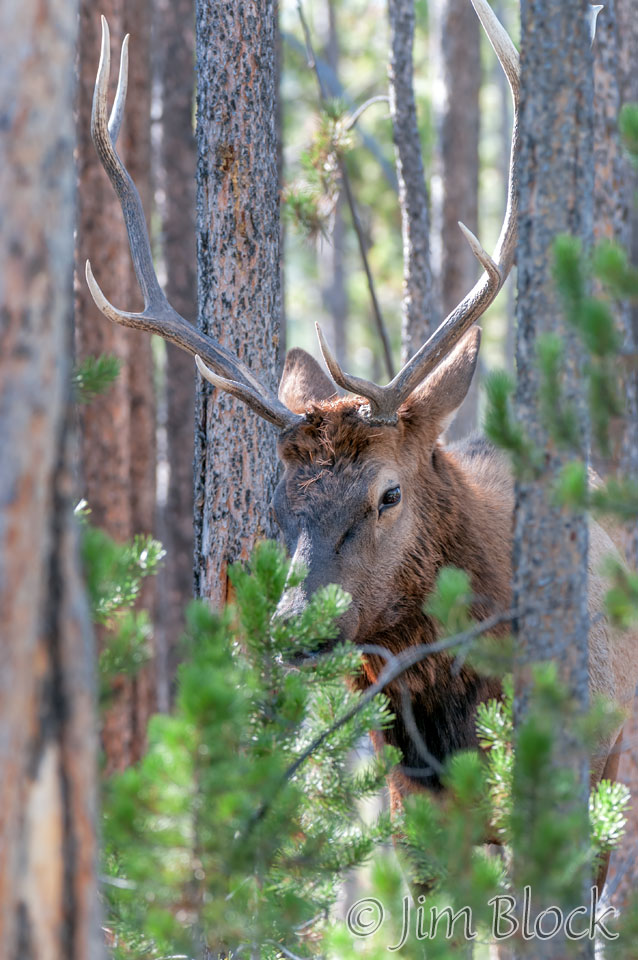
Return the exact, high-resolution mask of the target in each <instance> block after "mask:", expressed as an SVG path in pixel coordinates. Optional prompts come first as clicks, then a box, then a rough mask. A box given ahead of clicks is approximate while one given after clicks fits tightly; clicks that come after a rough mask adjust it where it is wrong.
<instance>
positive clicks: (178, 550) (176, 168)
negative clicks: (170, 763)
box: [156, 0, 197, 709]
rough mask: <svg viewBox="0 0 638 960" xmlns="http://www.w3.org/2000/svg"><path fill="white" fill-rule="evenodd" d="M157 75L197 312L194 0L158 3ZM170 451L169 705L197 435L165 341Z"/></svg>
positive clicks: (165, 149)
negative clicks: (194, 440) (195, 435)
mask: <svg viewBox="0 0 638 960" xmlns="http://www.w3.org/2000/svg"><path fill="white" fill-rule="evenodd" d="M156 35H157V40H158V43H157V45H158V70H157V74H158V80H159V83H160V87H161V98H162V121H161V141H160V151H159V164H158V166H159V169H158V171H157V176H158V180H159V183H160V184H161V187H162V193H163V196H164V206H163V208H162V210H161V217H162V253H163V257H164V266H165V271H166V295H167V297H168V299H169V301H170V302H171V303H172V304H174V305H175V309H176V310H177V311H178V312H179V313H180V314H181V315H182V316H183V317H187V318H188V319H191V318H192V319H193V321H194V320H195V318H196V316H197V251H196V247H195V230H196V223H195V170H196V166H197V160H196V151H195V137H194V134H193V97H194V88H195V64H194V50H195V4H194V0H162V2H161V4H158V8H157V34H156ZM165 389H166V414H165V416H166V422H165V429H166V456H167V460H168V469H169V475H168V489H167V493H166V501H165V503H164V504H163V505H162V507H161V511H160V518H159V519H160V524H161V529H160V539H161V540H162V543H163V544H164V545H165V547H166V560H165V562H164V566H163V568H162V570H161V571H160V574H159V579H158V617H157V619H158V625H157V631H158V663H157V670H158V703H159V706H160V708H161V709H168V706H169V703H170V687H171V684H172V680H173V677H174V673H175V667H176V663H177V659H178V644H179V639H180V636H181V633H182V631H183V628H184V608H185V607H186V604H187V603H188V601H189V599H191V598H192V596H193V453H194V446H193V437H194V416H195V364H194V363H193V358H192V357H191V356H190V355H189V354H187V353H185V352H184V351H183V350H180V349H179V348H178V347H175V346H173V345H172V344H167V345H166V388H165Z"/></svg>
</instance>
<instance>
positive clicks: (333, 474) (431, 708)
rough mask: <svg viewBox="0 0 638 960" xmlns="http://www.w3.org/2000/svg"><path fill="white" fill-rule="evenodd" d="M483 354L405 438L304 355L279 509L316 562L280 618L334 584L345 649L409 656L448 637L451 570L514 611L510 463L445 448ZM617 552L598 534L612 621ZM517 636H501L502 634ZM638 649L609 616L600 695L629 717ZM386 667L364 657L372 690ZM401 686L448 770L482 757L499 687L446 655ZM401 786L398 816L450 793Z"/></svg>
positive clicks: (594, 609) (598, 677)
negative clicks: (609, 582)
mask: <svg viewBox="0 0 638 960" xmlns="http://www.w3.org/2000/svg"><path fill="white" fill-rule="evenodd" d="M477 352H478V334H477V333H475V332H474V333H471V334H470V335H468V336H467V337H466V338H465V339H464V340H463V341H461V343H460V345H459V346H458V347H457V349H456V350H455V351H454V353H453V354H452V355H451V356H450V357H449V358H448V360H447V361H446V362H445V363H444V364H442V365H441V367H439V368H438V370H437V372H436V374H435V375H434V376H433V377H430V378H429V379H428V380H427V381H426V382H425V383H424V384H423V385H422V386H421V387H420V388H419V389H418V390H417V391H416V392H415V393H414V394H413V395H412V397H411V398H410V400H409V401H408V402H407V403H406V404H405V405H404V407H403V408H402V409H401V410H400V411H399V417H398V422H397V423H396V424H394V425H388V424H382V425H379V424H375V423H373V422H371V421H370V420H369V418H368V417H367V416H366V412H367V411H366V407H365V402H364V401H363V400H362V399H361V398H356V397H348V398H332V399H328V398H327V397H326V390H327V387H326V383H327V379H326V378H325V375H324V374H323V373H322V372H321V370H320V369H319V367H318V365H317V364H316V363H315V362H314V361H313V360H311V358H309V357H308V356H307V355H303V356H302V351H297V352H296V354H297V355H296V356H295V358H294V364H291V365H290V369H291V379H289V381H288V383H287V384H285V385H284V392H285V395H286V398H287V402H289V403H293V404H295V406H294V407H293V409H297V410H298V409H305V411H306V417H305V420H304V422H303V423H301V424H300V425H298V426H296V427H294V428H293V429H291V430H290V431H288V432H287V433H285V434H284V435H283V436H282V437H281V439H280V444H279V453H280V456H281V459H282V462H283V464H284V466H285V474H284V477H283V479H282V481H281V483H280V485H279V487H278V489H277V493H276V495H275V500H274V505H275V509H276V512H277V514H278V518H279V521H280V524H281V526H282V529H283V531H284V535H285V538H286V542H287V545H288V548H289V550H290V552H291V554H293V555H294V557H295V558H296V559H297V560H299V561H302V562H303V563H305V565H306V567H307V568H308V576H307V580H306V583H305V584H304V585H303V586H302V587H300V588H296V589H295V590H292V591H289V593H287V594H286V595H285V597H284V598H283V601H282V604H281V607H280V611H279V612H280V614H281V615H282V616H288V615H292V614H295V613H298V612H300V610H301V609H302V607H303V605H304V604H305V603H306V602H307V599H308V596H309V595H311V594H312V593H313V592H314V591H315V590H316V589H317V588H318V587H319V586H322V585H324V584H327V583H332V582H336V583H339V584H340V585H341V586H342V587H343V588H344V589H345V590H347V591H348V593H350V595H351V596H352V607H351V609H350V611H349V612H348V613H347V614H346V615H345V616H344V617H343V618H342V621H341V623H340V628H341V636H343V637H346V638H348V639H350V640H352V641H354V642H356V643H358V644H366V645H367V644H375V645H378V646H382V647H384V648H385V649H386V650H388V651H389V652H391V653H398V652H400V651H401V650H403V649H405V648H406V647H409V646H412V645H414V644H418V643H430V642H432V641H433V640H434V639H435V638H436V626H435V624H434V622H433V621H432V620H431V618H430V617H429V616H428V615H427V614H425V613H424V612H423V603H424V600H425V599H426V598H427V596H428V595H429V594H430V593H431V591H432V588H433V586H434V583H435V579H436V576H437V573H438V572H439V570H440V569H441V568H442V567H443V566H445V565H449V564H452V565H454V566H457V567H460V568H461V569H463V570H465V571H467V573H468V574H469V577H470V580H471V586H472V592H473V596H474V598H475V599H474V603H473V608H472V613H473V615H474V616H475V617H476V618H477V619H483V618H485V617H487V616H489V615H491V614H493V613H496V612H499V611H507V610H508V609H509V607H510V603H511V599H510V576H511V558H510V557H511V541H512V518H513V485H512V479H511V474H510V470H509V466H508V463H507V461H506V459H505V457H504V456H503V455H502V454H500V453H499V452H498V451H497V450H495V449H494V448H493V447H492V446H491V445H490V444H489V443H487V441H485V440H483V439H481V438H470V439H469V440H467V441H465V442H464V443H462V444H459V445H457V446H455V447H451V448H446V447H445V446H444V445H443V444H442V443H441V441H440V439H439V438H440V435H441V433H442V431H443V429H444V427H445V425H446V424H447V422H448V421H449V419H450V417H451V416H452V415H453V413H454V411H455V409H456V407H458V405H459V404H460V402H461V401H462V400H463V398H464V396H465V393H466V391H467V388H468V386H469V383H470V381H471V377H472V373H473V370H474V367H475V364H476V355H477ZM304 357H305V358H306V359H304ZM305 368H307V369H305ZM317 374H320V376H317ZM322 378H323V379H322ZM312 383H314V384H316V385H317V390H318V391H319V395H317V394H315V393H313V392H312V390H310V391H309V392H306V393H305V394H304V395H299V390H300V385H301V389H302V390H304V391H307V390H308V385H309V384H312ZM281 392H282V391H281V388H280V395H281ZM396 485H399V486H400V488H401V503H400V504H398V505H396V506H392V507H390V508H389V509H385V510H383V511H382V512H380V505H381V503H382V500H381V498H382V496H383V492H384V490H385V489H387V488H388V487H390V488H392V487H394V486H396ZM613 551H614V546H613V544H612V542H611V540H610V539H609V537H608V536H607V534H606V533H605V531H604V530H603V529H602V528H601V527H600V526H598V525H597V524H594V523H592V524H591V564H590V566H591V571H590V573H591V580H590V612H591V614H592V616H595V615H596V614H598V613H600V610H601V609H602V597H603V594H604V587H605V585H604V579H603V578H602V577H601V575H600V572H599V567H600V562H601V560H602V558H603V556H604V555H605V553H609V552H613ZM507 629H508V627H507V625H503V627H502V628H501V632H502V633H505V632H507ZM496 633H497V634H498V631H496ZM636 639H637V638H636V636H635V635H633V636H631V635H627V634H623V635H616V634H614V633H613V631H611V630H610V628H609V625H608V624H607V623H606V622H605V621H604V620H602V619H601V618H600V617H599V618H598V619H597V622H596V624H595V625H594V627H593V628H592V631H591V635H590V647H591V687H592V690H593V691H596V692H602V693H605V694H606V695H607V696H609V697H611V698H612V699H614V700H616V701H617V702H618V703H619V704H620V705H621V706H622V707H625V708H626V707H627V706H628V705H629V704H630V702H631V698H632V696H633V691H634V686H635V681H636V676H637V675H638V656H637V654H638V643H637V642H636ZM384 662H385V661H384V658H383V657H382V656H380V655H370V654H367V655H366V656H365V658H364V674H363V677H362V681H361V682H362V685H363V686H368V685H370V684H372V683H374V682H375V680H376V679H377V677H378V675H379V673H380V671H381V669H382V667H383V665H384ZM403 682H404V683H405V684H406V685H407V687H408V689H409V693H410V699H411V702H412V709H413V713H414V717H415V721H416V724H417V727H418V730H419V732H420V734H421V737H422V738H423V740H424V741H425V744H426V746H427V749H428V751H429V752H430V753H431V754H432V755H433V756H434V757H436V759H437V760H439V761H444V760H445V759H446V758H447V757H448V756H449V755H450V754H451V753H453V752H454V751H456V750H459V749H463V748H468V747H473V746H476V742H477V741H476V732H475V713H476V707H477V704H478V703H479V702H480V701H482V700H486V699H489V698H491V697H498V696H499V695H500V683H499V681H498V680H496V679H490V678H485V677H481V676H479V675H478V674H477V673H476V672H475V671H474V670H472V669H471V668H470V667H468V666H464V667H463V669H462V670H461V671H460V673H459V674H458V676H455V675H453V673H452V671H451V658H450V657H449V656H448V655H447V654H445V653H438V654H436V655H433V656H431V657H428V658H426V659H424V660H423V661H422V662H421V663H419V664H418V665H416V666H415V667H413V668H412V669H411V670H410V671H409V672H408V673H407V674H406V675H405V677H404V679H403ZM387 693H388V695H389V698H390V701H391V704H392V706H393V711H394V714H395V716H396V718H397V719H396V720H395V722H394V724H393V726H392V727H391V728H390V730H388V731H387V732H386V733H385V734H384V737H385V739H386V740H388V741H389V742H391V743H393V744H396V745H397V746H399V747H400V748H401V749H402V751H403V754H404V766H405V767H407V768H423V767H424V761H423V759H422V757H421V756H420V755H419V754H418V752H417V750H416V749H415V745H414V742H413V738H412V737H411V736H410V734H409V732H408V731H407V730H406V727H405V724H404V721H403V718H402V707H401V687H400V685H399V684H394V685H391V686H390V687H389V688H388V689H387ZM619 734H620V730H617V731H614V732H613V734H612V735H611V736H610V738H609V740H608V741H607V742H605V743H604V744H601V745H600V749H599V750H598V751H597V753H596V756H595V757H594V758H593V759H592V779H593V780H594V781H596V780H598V779H600V777H601V775H602V773H603V768H604V767H605V764H606V763H607V759H608V756H609V754H610V750H611V747H612V745H613V743H614V742H615V740H616V738H617V736H618V735H619ZM377 739H378V738H377ZM607 769H608V771H609V770H611V767H610V766H608V767H607ZM390 786H391V793H392V802H393V806H396V805H398V804H399V803H400V802H401V797H402V796H403V795H405V793H406V792H410V791H412V790H414V789H420V788H422V787H429V788H430V789H434V790H440V789H441V784H440V781H439V778H438V776H437V775H436V773H434V772H432V771H430V772H429V773H427V774H426V775H419V776H417V777H415V776H413V775H406V774H405V772H402V770H401V769H398V770H397V771H395V773H394V774H393V777H392V780H391V784H390Z"/></svg>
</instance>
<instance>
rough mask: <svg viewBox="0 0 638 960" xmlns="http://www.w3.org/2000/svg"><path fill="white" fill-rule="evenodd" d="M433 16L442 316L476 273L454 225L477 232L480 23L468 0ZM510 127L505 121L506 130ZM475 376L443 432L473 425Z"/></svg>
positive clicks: (449, 1)
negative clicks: (438, 90)
mask: <svg viewBox="0 0 638 960" xmlns="http://www.w3.org/2000/svg"><path fill="white" fill-rule="evenodd" d="M437 20H438V24H437V27H438V29H437V40H438V43H439V44H440V56H439V58H438V59H440V68H441V73H442V81H443V82H442V103H441V104H440V116H439V117H438V122H437V128H438V136H437V152H438V160H437V167H438V175H439V177H440V183H441V191H440V197H439V198H438V205H439V207H440V210H439V211H438V216H437V220H438V227H439V239H438V243H439V244H440V250H441V271H440V277H439V288H440V290H441V303H442V312H443V315H444V316H447V314H448V313H450V311H451V310H453V309H454V307H455V306H456V304H457V303H460V301H461V300H462V299H463V297H464V296H465V295H466V293H467V292H468V290H471V289H472V287H473V286H474V284H475V283H476V280H477V279H478V273H479V269H478V267H477V263H476V259H475V257H474V255H473V253H472V251H471V249H470V246H469V244H468V242H467V240H466V239H465V237H464V236H463V234H462V233H461V230H460V229H459V220H460V221H461V222H462V223H464V224H465V225H466V226H467V227H469V229H470V230H471V231H472V233H474V234H478V174H479V157H478V151H479V93H480V89H481V56H480V54H481V47H480V32H481V29H480V24H479V20H478V17H477V16H476V13H475V12H474V10H473V8H472V4H471V3H469V2H468V0H442V3H441V7H440V11H439V12H438V17H437ZM499 70H500V65H499ZM501 73H502V71H501ZM508 99H509V97H508ZM509 131H510V127H508V136H509ZM506 156H509V144H508V152H507V154H506ZM479 380H480V376H479V371H477V373H476V376H475V377H474V381H473V382H472V386H471V387H470V390H469V393H468V394H467V397H466V398H465V400H464V401H463V404H462V405H461V408H460V410H459V412H458V413H457V415H456V417H455V418H454V421H453V422H452V424H451V426H450V428H449V430H448V432H447V436H448V437H449V438H450V439H459V438H460V437H464V436H466V435H467V434H468V433H471V431H472V430H475V429H476V427H477V426H478V400H479Z"/></svg>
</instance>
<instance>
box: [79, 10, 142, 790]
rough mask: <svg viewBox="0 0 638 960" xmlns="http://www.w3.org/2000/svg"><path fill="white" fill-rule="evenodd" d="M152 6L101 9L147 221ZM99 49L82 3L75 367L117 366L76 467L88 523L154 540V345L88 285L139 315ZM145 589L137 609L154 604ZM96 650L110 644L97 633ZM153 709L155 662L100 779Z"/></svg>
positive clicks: (111, 715)
mask: <svg viewBox="0 0 638 960" xmlns="http://www.w3.org/2000/svg"><path fill="white" fill-rule="evenodd" d="M149 6H150V5H149V0H133V2H131V3H128V4H126V7H125V9H124V5H123V4H122V3H120V2H119V0H107V2H106V3H105V4H103V6H102V10H101V12H103V13H104V15H105V16H106V18H107V20H108V21H109V26H110V28H111V58H112V64H113V66H112V69H111V92H112V93H114V89H115V85H116V83H117V66H118V64H119V50H120V47H121V42H122V37H123V35H124V34H125V33H126V32H130V33H131V45H130V63H129V92H128V97H127V106H126V112H125V117H124V124H123V128H122V132H121V134H120V140H119V142H118V148H119V149H120V150H121V153H122V156H123V158H124V160H125V163H126V164H127V166H128V168H129V170H130V172H131V175H132V176H133V177H134V179H135V181H136V183H137V185H138V188H139V190H140V193H141V196H142V201H143V203H144V207H145V211H146V214H147V218H148V216H149V214H150V206H151V202H150V201H151V192H150V181H149V173H150V89H151V81H150V9H149ZM99 50H100V21H99V13H98V12H96V10H95V6H94V5H93V4H92V3H90V2H89V0H82V2H81V5H80V35H79V72H80V77H79V88H78V130H77V142H78V146H77V153H78V174H79V194H78V200H79V202H78V218H77V240H76V316H77V321H76V331H77V352H78V359H79V360H83V359H84V358H85V357H86V356H89V355H99V354H101V353H107V354H115V355H116V356H118V357H119V358H120V360H121V364H122V368H121V373H120V376H119V377H118V379H117V381H116V382H115V383H114V384H113V386H111V387H110V389H109V390H108V392H107V393H106V394H104V395H103V396H101V397H99V398H98V399H97V400H96V401H94V402H93V403H92V404H90V405H89V406H88V407H86V408H85V409H84V410H83V416H82V465H83V471H84V490H83V494H84V496H85V497H86V499H87V501H88V504H89V507H90V508H91V514H92V516H91V520H92V522H93V523H94V524H96V526H99V527H101V528H102V529H103V530H105V531H106V532H107V533H108V534H110V536H112V537H114V538H115V539H116V540H120V541H122V540H127V539H130V538H131V537H132V536H134V534H137V533H151V532H152V531H153V529H154V520H155V517H154V514H155V399H154V386H153V367H152V354H151V341H150V338H149V337H148V336H147V335H146V334H140V333H137V332H136V331H132V330H128V329H125V328H123V327H119V326H117V325H115V324H111V323H109V322H108V321H107V320H105V318H104V317H103V316H102V315H101V313H100V312H99V311H98V310H97V308H96V307H95V305H94V303H93V300H92V298H91V296H90V294H89V291H88V288H87V286H86V283H85V280H84V261H85V260H86V259H87V258H91V259H92V260H93V262H94V263H99V264H101V265H103V266H102V269H101V271H100V275H101V283H103V288H104V291H105V293H106V295H107V296H108V297H109V299H110V300H112V301H113V302H114V303H116V304H118V305H121V306H122V307H123V308H124V309H129V310H135V309H139V308H140V307H141V295H140V292H139V289H138V287H137V281H136V279H135V274H134V271H133V267H132V264H131V261H130V256H129V252H128V241H127V237H126V232H125V230H124V224H123V220H122V214H121V211H120V208H119V203H118V201H117V198H116V196H115V194H114V192H113V189H112V187H111V184H110V183H109V181H108V178H107V176H106V174H105V172H104V171H103V170H102V167H101V165H100V163H99V160H98V158H97V154H96V152H95V148H94V146H93V143H92V142H91V136H90V117H91V101H92V97H93V87H94V84H95V73H96V70H97V63H98V59H99ZM152 592H153V586H152V584H151V583H149V584H145V585H144V588H143V592H142V596H141V598H140V603H141V604H142V605H143V606H145V607H149V606H150V605H151V604H152ZM101 642H102V643H106V642H108V639H107V638H106V636H105V635H104V634H101ZM154 705H155V683H154V667H153V662H152V661H151V662H150V663H149V664H146V665H145V666H144V667H143V668H142V669H141V670H140V671H139V673H138V674H137V676H135V677H125V676H122V677H118V678H117V679H116V680H115V681H114V689H113V702H112V705H111V706H110V707H109V709H108V710H107V711H106V713H105V718H104V727H103V732H102V740H103V746H104V750H105V754H106V771H107V772H110V771H112V770H122V769H124V768H125V767H126V766H128V764H130V763H132V762H134V761H135V760H137V759H139V757H140V756H141V755H142V753H143V750H144V745H145V740H146V725H147V722H148V718H149V716H150V714H151V712H152V711H153V709H154Z"/></svg>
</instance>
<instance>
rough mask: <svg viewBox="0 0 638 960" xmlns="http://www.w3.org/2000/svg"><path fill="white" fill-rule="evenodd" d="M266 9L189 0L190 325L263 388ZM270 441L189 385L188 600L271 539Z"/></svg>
mask: <svg viewBox="0 0 638 960" xmlns="http://www.w3.org/2000/svg"><path fill="white" fill-rule="evenodd" d="M276 43H277V6H276V4H275V2H274V0H266V2H263V0H262V2H257V0H236V2H234V3H232V4H231V3H219V2H215V0H198V2H197V7H196V47H197V75H198V90H197V140H198V148H199V151H198V152H199V161H198V168H197V216H198V246H197V255H198V266H199V283H198V292H199V297H198V300H199V310H200V313H199V323H200V326H201V329H202V330H204V331H205V332H207V333H208V332H210V333H212V335H213V336H214V337H216V338H217V339H218V340H220V341H221V342H222V343H223V344H225V345H227V346H229V347H230V348H231V349H232V350H233V351H234V352H235V353H236V354H238V355H239V356H240V357H241V359H242V360H244V361H245V362H247V363H248V365H249V366H250V367H251V368H252V369H253V370H254V372H255V373H256V375H257V376H258V377H259V379H260V380H261V381H262V382H263V383H265V384H268V386H270V387H272V388H273V389H274V386H275V372H276V365H277V352H278V340H279V319H280V311H281V280H280V248H281V239H280V228H279V178H278V165H277V135H276V102H277V84H276V77H277V71H276ZM275 440H276V436H275V431H274V430H273V428H272V427H271V426H269V425H268V424H265V423H264V422H263V421H262V420H259V419H258V418H257V417H256V416H255V415H254V414H253V413H252V412H251V411H249V410H247V409H246V408H245V407H244V406H243V405H242V404H241V403H239V402H237V401H234V400H232V399H231V398H230V397H229V396H228V395H226V394H224V395H221V394H220V393H219V391H213V390H212V389H211V387H210V386H209V384H207V383H206V384H202V383H201V382H199V383H198V387H197V402H196V435H195V483H196V486H195V507H194V518H195V590H196V593H197V594H198V595H199V596H204V597H209V598H210V599H211V601H212V602H213V603H214V604H215V605H219V604H221V603H223V602H224V600H226V598H227V594H228V579H227V567H228V564H229V562H231V561H233V560H237V559H239V558H242V559H245V558H246V557H247V556H248V555H249V553H250V551H251V550H252V547H253V546H254V544H255V541H256V540H257V539H259V538H260V537H263V536H267V535H269V534H271V533H272V524H271V521H270V520H269V507H268V505H269V502H270V498H271V496H272V493H273V491H274V486H275V479H276V473H277V466H276V464H277V460H276V449H275Z"/></svg>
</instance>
